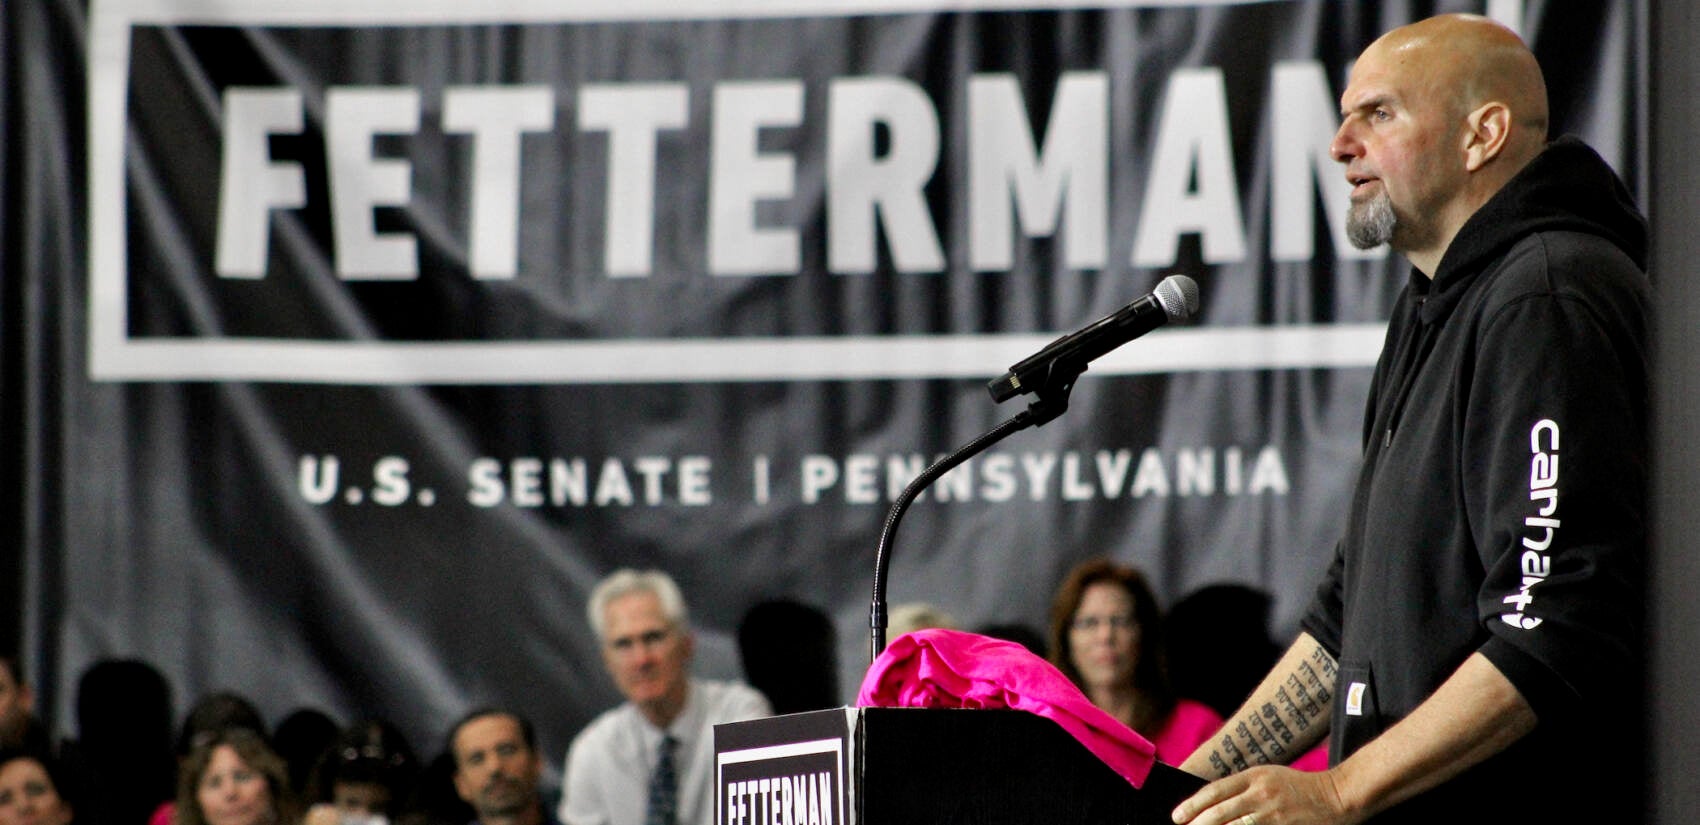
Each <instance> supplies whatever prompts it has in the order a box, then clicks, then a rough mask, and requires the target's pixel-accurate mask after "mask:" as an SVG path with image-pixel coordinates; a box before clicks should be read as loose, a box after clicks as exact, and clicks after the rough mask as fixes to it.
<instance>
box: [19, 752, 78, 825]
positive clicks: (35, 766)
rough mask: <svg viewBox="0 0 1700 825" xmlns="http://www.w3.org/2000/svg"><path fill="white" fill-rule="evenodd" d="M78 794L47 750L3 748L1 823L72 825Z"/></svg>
mask: <svg viewBox="0 0 1700 825" xmlns="http://www.w3.org/2000/svg"><path fill="white" fill-rule="evenodd" d="M75 815H76V795H75V794H74V793H73V792H72V790H71V785H70V783H69V782H68V781H67V778H66V776H65V774H64V773H63V772H61V771H60V770H59V769H58V766H57V764H56V763H55V762H54V761H53V760H52V758H51V757H49V756H47V755H46V754H44V753H40V752H35V751H29V750H24V749H21V748H14V749H6V750H0V825H71V821H72V820H73V819H74V818H75Z"/></svg>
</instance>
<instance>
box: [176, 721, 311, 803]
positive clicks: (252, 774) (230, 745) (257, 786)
mask: <svg viewBox="0 0 1700 825" xmlns="http://www.w3.org/2000/svg"><path fill="white" fill-rule="evenodd" d="M288 771H289V769H288V767H287V766H286V765H284V763H283V757H281V756H278V755H277V752H275V751H273V750H272V749H271V746H270V745H268V744H266V740H265V739H263V738H261V737H260V735H259V734H258V733H256V732H255V731H253V730H252V729H250V728H246V727H228V728H223V729H219V730H213V731H211V732H208V733H207V734H205V735H202V736H197V737H196V738H195V744H194V747H193V748H192V749H191V750H190V751H189V756H188V758H187V759H185V760H183V765H182V769H181V770H180V771H179V772H178V780H177V825H279V823H285V824H287V823H291V822H295V821H296V817H297V816H298V808H297V806H296V804H295V799H294V797H293V796H291V795H290V793H289V772H288Z"/></svg>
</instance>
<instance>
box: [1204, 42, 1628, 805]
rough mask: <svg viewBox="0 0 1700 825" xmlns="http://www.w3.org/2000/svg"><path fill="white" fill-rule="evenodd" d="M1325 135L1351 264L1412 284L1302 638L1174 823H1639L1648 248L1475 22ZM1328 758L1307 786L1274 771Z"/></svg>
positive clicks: (1380, 86) (1589, 153)
mask: <svg viewBox="0 0 1700 825" xmlns="http://www.w3.org/2000/svg"><path fill="white" fill-rule="evenodd" d="M1341 114H1342V117H1343V122H1342V123H1341V126H1340V129H1339V132H1338V133H1337V134H1336V135H1335V138H1334V142H1333V145H1332V152H1333V155H1334V157H1335V158H1336V159H1337V160H1339V161H1340V162H1341V163H1343V164H1345V167H1346V177H1347V179H1348V180H1349V181H1350V182H1351V183H1352V185H1353V188H1352V205H1351V210H1350V213H1349V217H1348V229H1349V231H1350V234H1351V236H1352V238H1353V242H1354V243H1356V244H1358V245H1360V246H1365V247H1368V246H1373V245H1376V244H1381V243H1387V244H1390V245H1391V246H1392V248H1393V249H1394V250H1396V251H1398V252H1400V253H1402V254H1404V255H1405V256H1406V257H1407V258H1408V259H1409V260H1410V261H1411V264H1412V265H1413V267H1414V270H1413V272H1412V273H1411V278H1410V282H1409V285H1408V286H1407V287H1406V288H1405V290H1404V291H1403V292H1402V293H1401V294H1400V297H1399V299H1398V302H1397V303H1396V305H1395V307H1394V309H1393V315H1392V319H1391V322H1390V323H1389V326H1388V332H1387V342H1386V345H1385V347H1384V349H1383V351H1382V355H1381V359H1380V362H1379V363H1378V365H1377V367H1376V372H1375V380H1374V383H1373V385H1372V387H1371V394H1370V399H1369V405H1368V411H1367V416H1366V421H1365V430H1364V457H1363V466H1362V469H1361V470H1360V474H1359V477H1358V481H1357V484H1356V487H1355V491H1354V494H1353V498H1352V502H1351V509H1350V511H1349V517H1348V520H1347V524H1346V527H1345V531H1344V533H1343V535H1342V538H1341V540H1340V543H1339V545H1338V546H1337V548H1336V552H1335V556H1334V560H1333V562H1332V564H1331V565H1330V567H1329V570H1328V572H1327V575H1326V577H1325V578H1324V581H1323V583H1322V585H1321V586H1320V587H1319V588H1318V592H1317V596H1316V598H1315V600H1314V602H1313V603H1312V606H1311V608H1310V611H1309V612H1308V614H1307V615H1306V616H1305V618H1304V620H1303V623H1302V627H1303V632H1302V633H1301V634H1300V635H1299V638H1298V640H1297V641H1296V642H1295V643H1294V645H1293V646H1292V647H1291V648H1290V649H1289V650H1288V652H1287V654H1286V655H1285V656H1284V657H1283V658H1282V660H1281V662H1280V663H1279V664H1277V665H1276V667H1275V669H1274V670H1273V671H1272V672H1271V673H1270V674H1269V676H1268V677H1267V678H1266V679H1265V680H1264V681H1263V682H1262V684H1260V685H1259V687H1258V688H1257V690H1256V691H1255V692H1254V693H1253V694H1252V696H1251V698H1250V699H1249V700H1248V702H1247V703H1246V704H1245V705H1244V706H1243V707H1242V708H1241V709H1240V710H1239V711H1238V712H1237V713H1236V714H1235V715H1234V717H1233V718H1231V719H1230V720H1229V721H1228V723H1227V725H1226V726H1225V727H1224V728H1223V733H1222V735H1221V736H1219V737H1218V738H1217V740H1216V741H1214V742H1209V743H1206V744H1205V745H1204V746H1202V747H1200V748H1199V750H1198V751H1197V752H1196V753H1194V754H1193V755H1192V757H1191V758H1189V759H1188V760H1187V761H1186V763H1185V764H1184V765H1183V766H1182V767H1184V768H1185V769H1187V770H1189V771H1191V772H1193V773H1196V774H1198V775H1200V776H1204V777H1207V778H1211V779H1214V780H1215V781H1213V782H1212V783H1210V784H1209V785H1207V786H1206V787H1205V788H1204V789H1202V790H1200V791H1199V792H1198V793H1197V794H1196V795H1195V796H1194V797H1192V798H1191V799H1189V800H1187V801H1185V802H1183V803H1182V804H1181V805H1180V806H1179V807H1178V808H1177V809H1176V810H1175V816H1174V819H1175V821H1176V822H1177V823H1194V825H1228V823H1235V825H1285V824H1286V823H1356V822H1363V821H1366V820H1372V821H1374V822H1377V823H1383V822H1425V823H1429V822H1443V823H1447V825H1458V824H1459V823H1473V822H1484V823H1485V822H1496V823H1498V822H1565V823H1569V822H1587V823H1598V822H1614V823H1616V822H1633V821H1636V819H1637V818H1638V817H1639V814H1640V811H1641V807H1642V803H1641V798H1640V793H1639V790H1640V789H1639V786H1638V779H1637V774H1636V771H1637V769H1638V767H1639V759H1640V754H1639V746H1638V741H1639V739H1638V735H1637V734H1638V726H1639V724H1640V713H1639V702H1640V683H1639V674H1640V661H1639V658H1638V657H1639V650H1638V649H1639V647H1640V639H1641V635H1640V633H1641V629H1640V616H1639V608H1638V604H1639V597H1638V594H1639V592H1640V584H1641V575H1642V564H1643V557H1644V549H1645V515H1646V514H1645V492H1644V488H1645V479H1646V468H1647V437H1646V431H1647V424H1646V411H1647V382H1648V375H1647V370H1648V366H1647V362H1648V358H1647V353H1648V342H1647V332H1648V331H1647V328H1646V327H1647V325H1646V316H1647V307H1646V304H1647V301H1648V285H1647V278H1646V274H1645V272H1644V269H1645V266H1646V230H1645V221H1644V220H1643V219H1642V218H1641V216H1640V215H1639V214H1638V213H1637V211H1636V209H1635V207H1634V205H1633V203H1632V202H1631V200H1630V198H1629V197H1628V194H1627V192H1626V191H1625V189H1624V187H1623V185H1622V183H1621V182H1620V181H1619V180H1618V179H1617V177H1616V175H1615V174H1614V173H1613V172H1612V171H1611V169H1610V168H1609V167H1608V166H1607V165H1606V164H1605V162H1604V161H1602V160H1601V159H1600V158H1599V156H1598V155H1596V154H1595V153H1594V152H1593V150H1591V149H1589V148H1588V147H1586V146H1585V145H1583V144H1581V143H1580V142H1577V141H1575V140H1572V139H1560V140H1558V141H1554V142H1552V143H1548V142H1547V137H1546V127H1547V102H1546V91H1545V85H1544V82H1543V81H1542V79H1541V72H1540V68H1539V66H1538V65H1537V64H1536V62H1535V59H1534V56H1533V55H1532V54H1531V53H1530V52H1529V50H1528V48H1527V47H1526V46H1524V44H1523V43H1522V41H1521V40H1519V39H1518V38H1517V36H1516V35H1515V34H1513V33H1512V32H1510V31H1509V30H1507V29H1505V28H1503V27H1501V26H1499V25H1498V24H1496V23H1494V22H1492V21H1490V20H1487V19H1485V18H1480V17H1472V16H1463V15H1448V16H1443V17H1437V18H1432V19H1429V20H1424V21H1421V22H1418V23H1415V24H1412V25H1410V26H1406V27H1403V28H1400V29H1396V30H1394V31H1392V32H1389V33H1388V34H1386V35H1384V36H1383V37H1382V38H1380V39H1379V40H1377V41H1376V42H1375V43H1373V44H1372V45H1371V46H1370V47H1369V48H1368V49H1367V50H1365V52H1364V53H1363V55H1362V56H1361V57H1360V58H1359V60H1358V62H1357V64H1356V65H1355V66H1354V68H1353V70H1352V75H1351V79H1350V82H1349V84H1348V86H1347V88H1346V91H1345V93H1344V94H1343V95H1342V97H1341ZM1325 734H1326V735H1329V736H1330V740H1329V742H1330V755H1331V758H1332V760H1333V766H1332V767H1331V768H1330V769H1329V770H1328V771H1326V772H1322V773H1317V774H1304V773H1300V772H1297V771H1292V770H1290V769H1287V768H1284V767H1277V766H1278V765H1281V764H1284V763H1285V762H1287V761H1289V760H1290V759H1291V758H1293V757H1294V756H1297V755H1298V754H1301V753H1303V752H1304V751H1305V750H1306V749H1308V748H1309V747H1311V746H1312V745H1314V744H1316V743H1318V742H1320V741H1321V740H1322V738H1323V736H1324V735H1325Z"/></svg>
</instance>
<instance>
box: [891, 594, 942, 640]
mask: <svg viewBox="0 0 1700 825" xmlns="http://www.w3.org/2000/svg"><path fill="white" fill-rule="evenodd" d="M930 627H942V628H945V629H947V630H960V629H961V628H960V627H958V626H957V624H956V617H955V616H952V615H950V614H949V613H946V612H945V611H944V610H943V609H941V608H939V607H938V606H937V605H934V604H931V603H928V602H904V603H903V604H897V605H892V607H891V611H890V612H889V613H888V617H887V619H886V623H885V638H886V641H890V640H892V639H895V638H897V637H899V636H902V635H903V634H905V633H913V632H915V631H917V630H926V629H927V628H930Z"/></svg>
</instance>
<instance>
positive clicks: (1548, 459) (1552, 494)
mask: <svg viewBox="0 0 1700 825" xmlns="http://www.w3.org/2000/svg"><path fill="white" fill-rule="evenodd" d="M1543 442H1544V444H1543ZM1529 451H1530V454H1531V457H1530V459H1529V500H1530V501H1532V502H1536V507H1535V512H1534V514H1533V515H1530V516H1529V517H1527V518H1525V519H1523V526H1524V527H1526V528H1528V535H1525V536H1524V537H1523V547H1524V550H1523V556H1522V558H1521V559H1520V561H1521V562H1522V568H1523V584H1522V586H1521V587H1519V588H1518V589H1517V592H1516V593H1512V594H1510V595H1508V596H1506V597H1504V598H1503V599H1501V601H1503V602H1505V603H1506V604H1509V605H1512V606H1513V607H1514V608H1515V612H1512V613H1502V614H1500V616H1499V618H1500V620H1501V621H1504V622H1505V623H1506V624H1508V625H1511V626H1512V627H1515V628H1519V629H1522V630H1534V629H1535V628H1537V627H1539V626H1540V624H1541V620H1540V619H1539V618H1537V617H1534V616H1529V615H1525V614H1526V613H1527V612H1528V610H1529V605H1530V603H1532V602H1534V600H1535V594H1534V592H1533V591H1534V587H1535V585H1537V584H1540V583H1541V582H1543V581H1546V578H1547V576H1550V575H1552V557H1551V556H1548V555H1547V550H1548V549H1549V548H1551V547H1552V540H1553V537H1554V536H1555V535H1557V533H1558V527H1559V521H1558V424H1557V423H1555V422H1553V420H1552V419H1550V418H1543V419H1541V420H1540V421H1537V422H1535V426H1533V427H1531V428H1529Z"/></svg>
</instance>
